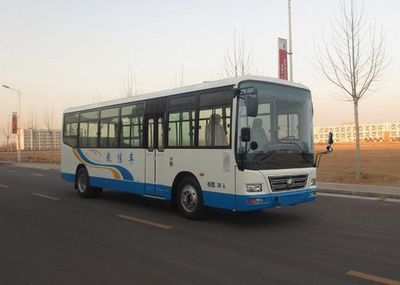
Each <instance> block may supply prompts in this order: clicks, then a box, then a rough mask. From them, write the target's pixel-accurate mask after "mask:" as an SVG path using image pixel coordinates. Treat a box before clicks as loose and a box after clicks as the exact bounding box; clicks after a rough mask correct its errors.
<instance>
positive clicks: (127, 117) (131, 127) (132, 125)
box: [120, 103, 144, 147]
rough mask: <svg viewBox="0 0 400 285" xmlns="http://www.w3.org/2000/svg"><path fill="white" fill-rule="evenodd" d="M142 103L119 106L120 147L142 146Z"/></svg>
mask: <svg viewBox="0 0 400 285" xmlns="http://www.w3.org/2000/svg"><path fill="white" fill-rule="evenodd" d="M143 113H144V110H143V103H139V104H135V105H130V106H124V107H122V108H121V136H120V146H121V147H142V146H143Z"/></svg>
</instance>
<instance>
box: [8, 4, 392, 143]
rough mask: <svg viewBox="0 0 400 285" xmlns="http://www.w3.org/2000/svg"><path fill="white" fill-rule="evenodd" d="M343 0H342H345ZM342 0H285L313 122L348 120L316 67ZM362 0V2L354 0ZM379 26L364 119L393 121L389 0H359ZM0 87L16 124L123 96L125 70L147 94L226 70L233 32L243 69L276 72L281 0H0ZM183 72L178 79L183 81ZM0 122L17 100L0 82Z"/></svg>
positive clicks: (296, 66) (284, 30)
mask: <svg viewBox="0 0 400 285" xmlns="http://www.w3.org/2000/svg"><path fill="white" fill-rule="evenodd" d="M345 1H346V2H348V1H349V0H345ZM340 2H341V1H340V0H332V1H320V0H318V1H317V0H292V25H293V26H292V30H293V74H294V81H296V82H300V83H302V84H304V85H306V86H308V87H309V88H310V89H311V91H312V94H313V101H314V110H315V113H314V125H315V126H326V125H335V124H341V123H344V122H351V121H352V120H353V107H352V104H351V103H349V102H343V101H340V100H338V99H337V98H336V97H335V95H337V94H338V90H337V89H335V88H334V87H333V86H332V85H331V84H329V83H328V82H327V81H326V80H325V79H324V78H323V77H322V76H321V75H320V74H319V72H318V70H317V69H316V68H315V54H316V50H315V48H314V47H315V44H316V43H318V42H322V41H323V38H324V37H326V35H328V33H329V27H330V24H331V23H332V21H333V17H334V16H335V15H338V14H339V11H340ZM359 2H360V1H359ZM363 2H364V3H365V13H366V15H367V20H368V21H372V22H375V23H376V25H377V27H378V28H379V30H381V31H383V34H384V37H385V42H386V46H387V54H388V56H387V59H388V63H389V65H388V67H387V68H386V70H385V72H384V74H383V76H382V78H381V80H380V81H379V84H378V85H377V86H374V90H373V93H372V94H371V95H370V96H368V97H367V98H366V99H365V100H363V101H361V103H360V120H361V122H362V123H369V122H387V121H400V112H399V111H398V110H399V109H400V96H399V95H400V94H399V93H400V92H399V91H400V90H399V89H400V88H399V85H397V84H396V83H398V82H397V81H398V79H399V78H400V69H399V67H400V59H399V55H398V54H397V53H396V52H395V51H396V47H397V46H398V45H399V41H400V32H399V30H398V28H399V24H400V19H399V17H398V11H399V10H400V2H399V1H397V0H380V1H376V0H365V1H363ZM360 3H361V2H360ZM0 4H1V7H2V8H1V9H0V39H1V40H0V86H1V85H3V84H6V85H9V86H11V87H13V88H16V89H20V90H21V91H22V94H23V95H22V101H21V102H22V111H21V114H22V123H23V124H24V125H25V126H27V125H29V121H31V120H32V116H36V120H37V122H38V125H39V127H40V126H42V127H43V125H44V117H45V115H44V114H46V113H53V114H54V117H55V120H56V123H57V124H60V122H61V114H62V111H63V110H64V109H65V108H68V107H72V106H77V105H83V104H87V103H92V102H98V101H104V100H109V99H115V98H119V97H122V95H121V87H122V84H123V82H124V80H126V77H127V74H128V70H131V71H132V73H133V74H134V76H135V78H136V85H137V89H138V90H139V91H140V92H143V93H147V92H152V91H156V90H163V89H170V88H174V87H177V86H180V85H181V83H183V85H190V84H195V83H200V82H203V81H209V80H217V79H221V78H223V77H224V57H225V55H226V53H227V50H228V49H229V48H230V47H231V46H232V42H233V35H234V33H236V35H237V36H238V37H240V38H243V39H244V45H245V47H246V50H248V51H249V54H251V58H252V64H251V74H256V75H265V76H270V77H277V72H278V71H277V66H278V63H277V39H278V37H283V38H287V36H288V23H287V1H286V0H264V1H261V0H229V1H228V0H196V1H195V0H191V1H189V0H185V1H183V0H181V1H180V0H169V1H161V0H159V1H153V0H146V1H134V0H129V1H128V0H115V1H102V0H96V1H95V0H87V1H75V0H72V1H57V0H55V1H54V0H52V1H28V0H14V1H6V0H0ZM182 79H183V80H182ZM0 103H1V104H0V131H1V132H0V143H1V141H2V139H4V138H3V137H2V133H3V132H2V129H3V128H4V127H6V125H7V122H8V120H9V118H10V116H11V113H12V112H13V111H16V109H17V97H16V94H15V92H12V91H11V90H8V89H5V88H0Z"/></svg>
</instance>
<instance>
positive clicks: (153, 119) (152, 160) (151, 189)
mask: <svg viewBox="0 0 400 285" xmlns="http://www.w3.org/2000/svg"><path fill="white" fill-rule="evenodd" d="M146 123H147V150H146V188H145V194H146V195H156V184H157V158H159V157H160V156H162V155H163V154H164V138H163V135H164V134H163V124H164V114H154V115H153V114H151V115H149V116H148V118H147V120H146Z"/></svg>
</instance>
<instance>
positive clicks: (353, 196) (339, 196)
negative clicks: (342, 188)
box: [317, 193, 400, 203]
mask: <svg viewBox="0 0 400 285" xmlns="http://www.w3.org/2000/svg"><path fill="white" fill-rule="evenodd" d="M318 196H327V197H337V198H344V199H356V200H370V201H380V202H393V203H400V200H399V199H392V198H380V197H363V196H356V195H344V194H333V193H318V194H317V197H318Z"/></svg>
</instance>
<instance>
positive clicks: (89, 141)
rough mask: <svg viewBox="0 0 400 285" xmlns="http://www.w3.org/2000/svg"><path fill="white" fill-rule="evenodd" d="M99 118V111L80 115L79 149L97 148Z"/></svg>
mask: <svg viewBox="0 0 400 285" xmlns="http://www.w3.org/2000/svg"><path fill="white" fill-rule="evenodd" d="M98 117H99V112H98V111H91V112H85V113H81V114H80V116H79V147H93V148H94V147H97V133H98V126H99V125H98Z"/></svg>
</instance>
